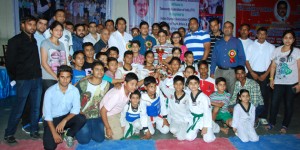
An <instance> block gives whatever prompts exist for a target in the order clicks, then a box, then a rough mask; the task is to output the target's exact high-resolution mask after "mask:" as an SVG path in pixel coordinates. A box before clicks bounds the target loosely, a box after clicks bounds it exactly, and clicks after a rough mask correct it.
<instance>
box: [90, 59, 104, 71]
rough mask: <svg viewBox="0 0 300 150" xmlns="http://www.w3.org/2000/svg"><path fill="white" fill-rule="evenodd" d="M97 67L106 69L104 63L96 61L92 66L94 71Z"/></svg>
mask: <svg viewBox="0 0 300 150" xmlns="http://www.w3.org/2000/svg"><path fill="white" fill-rule="evenodd" d="M96 66H102V67H103V68H104V64H103V62H101V61H99V60H96V61H94V62H93V64H92V70H94V68H95V67H96Z"/></svg>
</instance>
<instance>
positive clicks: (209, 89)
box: [199, 74, 217, 96]
mask: <svg viewBox="0 0 300 150" xmlns="http://www.w3.org/2000/svg"><path fill="white" fill-rule="evenodd" d="M199 79H200V85H199V86H200V89H201V91H202V92H203V93H204V94H206V95H207V96H210V95H211V94H212V93H214V92H215V91H217V89H216V86H215V79H213V78H211V77H207V78H206V79H202V78H201V77H200V74H199Z"/></svg>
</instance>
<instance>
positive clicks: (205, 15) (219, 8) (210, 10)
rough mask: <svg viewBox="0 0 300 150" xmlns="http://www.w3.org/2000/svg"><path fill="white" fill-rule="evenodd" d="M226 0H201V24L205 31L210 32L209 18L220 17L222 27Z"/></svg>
mask: <svg viewBox="0 0 300 150" xmlns="http://www.w3.org/2000/svg"><path fill="white" fill-rule="evenodd" d="M223 11H224V0H200V1H199V25H200V28H201V29H202V30H204V31H207V32H209V20H210V19H212V18H218V19H219V21H220V25H221V27H222V23H223Z"/></svg>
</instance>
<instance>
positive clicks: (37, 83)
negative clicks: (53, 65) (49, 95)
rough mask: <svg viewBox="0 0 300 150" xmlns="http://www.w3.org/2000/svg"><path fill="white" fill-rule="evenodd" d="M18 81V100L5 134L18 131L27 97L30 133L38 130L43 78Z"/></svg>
mask: <svg viewBox="0 0 300 150" xmlns="http://www.w3.org/2000/svg"><path fill="white" fill-rule="evenodd" d="M16 83H17V84H16V86H17V87H16V88H17V100H16V102H15V103H14V104H13V106H12V109H11V113H10V116H9V119H8V123H7V128H6V129H5V136H10V135H14V134H15V133H16V131H17V126H18V124H19V121H20V118H21V116H22V114H23V111H24V107H25V104H26V100H27V98H28V100H29V104H30V126H31V129H30V133H34V132H36V131H38V121H39V113H40V103H41V95H42V79H41V78H38V79H32V80H17V81H16Z"/></svg>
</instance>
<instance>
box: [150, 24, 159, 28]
mask: <svg viewBox="0 0 300 150" xmlns="http://www.w3.org/2000/svg"><path fill="white" fill-rule="evenodd" d="M154 26H157V27H158V28H159V29H160V26H159V24H158V23H153V24H152V26H151V28H152V29H153V28H154Z"/></svg>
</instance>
